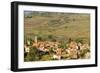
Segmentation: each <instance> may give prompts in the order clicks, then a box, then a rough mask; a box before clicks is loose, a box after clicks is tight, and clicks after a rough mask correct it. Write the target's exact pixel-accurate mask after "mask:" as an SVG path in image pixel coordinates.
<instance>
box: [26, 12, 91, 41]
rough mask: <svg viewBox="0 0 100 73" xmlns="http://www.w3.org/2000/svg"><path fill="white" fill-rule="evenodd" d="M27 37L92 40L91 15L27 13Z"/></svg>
mask: <svg viewBox="0 0 100 73" xmlns="http://www.w3.org/2000/svg"><path fill="white" fill-rule="evenodd" d="M24 18H25V19H24V30H25V32H24V33H25V37H31V38H34V36H36V35H37V36H41V37H42V38H46V39H47V37H48V36H53V38H55V39H60V38H61V39H63V40H65V39H69V38H72V39H85V40H87V41H89V39H90V15H89V14H84V13H81V14H79V13H57V12H55V13H54V12H27V11H26V12H25V16H24Z"/></svg>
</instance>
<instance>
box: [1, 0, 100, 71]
mask: <svg viewBox="0 0 100 73" xmlns="http://www.w3.org/2000/svg"><path fill="white" fill-rule="evenodd" d="M11 1H14V0H1V1H0V73H11V71H10V70H9V69H10V53H11V52H10V28H11V27H10V19H11V18H10V17H11V14H10V2H11ZM16 1H18V0H16ZM21 1H31V2H45V3H61V4H79V5H94V6H95V5H97V6H98V11H99V12H98V13H100V5H99V4H100V0H21ZM99 16H100V14H98V20H99V18H100V17H99ZM99 23H100V21H98V28H100V25H99ZM98 31H100V29H99V30H98ZM98 37H100V34H99V36H98ZM98 40H99V41H100V38H99V39H98ZM99 47H100V46H99ZM98 51H99V52H98V53H99V54H98V55H100V50H99V48H98ZM99 60H100V58H99ZM99 60H98V61H99ZM99 64H100V63H99ZM99 68H100V66H98V67H91V68H74V69H60V70H45V71H35V72H36V73H40V72H41V73H44V72H48V73H51V72H52V73H55V72H58V73H61V72H63V73H66V72H67V73H80V72H81V73H87V72H88V73H91V72H93V73H94V72H95V73H98V72H100V71H99ZM30 73H32V71H30Z"/></svg>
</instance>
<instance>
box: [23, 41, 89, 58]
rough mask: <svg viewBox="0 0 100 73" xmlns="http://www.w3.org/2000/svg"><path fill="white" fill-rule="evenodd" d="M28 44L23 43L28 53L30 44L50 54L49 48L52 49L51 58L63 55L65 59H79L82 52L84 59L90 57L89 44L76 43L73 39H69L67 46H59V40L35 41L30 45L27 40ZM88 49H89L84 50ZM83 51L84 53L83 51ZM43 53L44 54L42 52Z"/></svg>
mask: <svg viewBox="0 0 100 73" xmlns="http://www.w3.org/2000/svg"><path fill="white" fill-rule="evenodd" d="M27 44H28V46H27V45H26V44H25V46H24V48H25V52H26V53H30V46H31V47H35V49H37V50H39V51H41V52H44V53H45V52H48V53H49V54H50V55H51V53H50V50H51V49H52V50H53V52H54V53H53V54H52V58H53V59H58V60H60V59H62V58H63V57H65V58H67V59H79V58H81V55H82V54H84V59H88V58H90V46H89V44H82V43H80V42H79V43H76V42H75V41H71V42H70V43H66V46H67V48H65V49H64V48H59V45H60V44H61V43H59V42H57V41H56V42H51V41H39V42H38V41H37V40H36V41H35V42H33V43H32V45H30V41H27ZM85 50H89V51H85ZM84 52H85V53H84ZM44 55H45V54H44Z"/></svg>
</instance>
